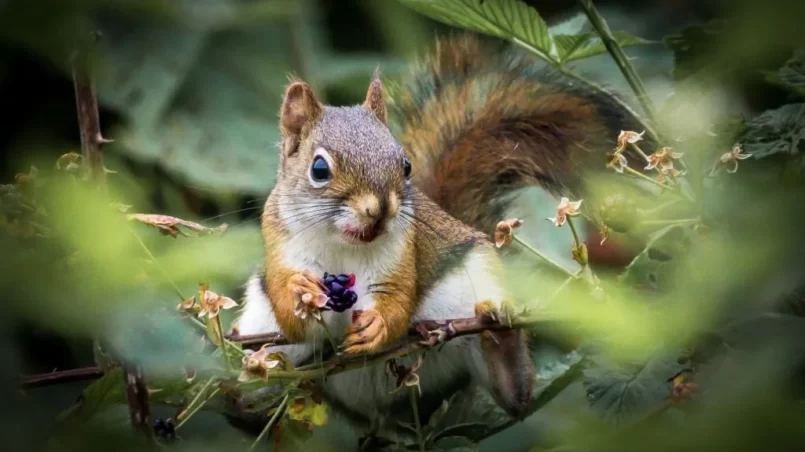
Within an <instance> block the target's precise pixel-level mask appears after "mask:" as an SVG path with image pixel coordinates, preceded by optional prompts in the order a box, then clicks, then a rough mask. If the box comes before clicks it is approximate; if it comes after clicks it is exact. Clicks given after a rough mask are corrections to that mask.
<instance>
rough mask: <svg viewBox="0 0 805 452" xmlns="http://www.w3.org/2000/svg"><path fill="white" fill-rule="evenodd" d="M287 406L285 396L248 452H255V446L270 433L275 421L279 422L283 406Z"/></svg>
mask: <svg viewBox="0 0 805 452" xmlns="http://www.w3.org/2000/svg"><path fill="white" fill-rule="evenodd" d="M287 404H288V394H285V397H283V398H282V402H280V404H279V406H278V407H277V409H276V410H274V415H273V416H271V419H269V420H268V423H267V424H266V426H265V428H263V431H261V432H260V435H259V436H258V437H257V439H255V440H254V442H253V443H252V447H250V448H249V452H252V451H253V450H255V448H257V445H258V444H260V441H262V440H263V438H265V437H266V435H267V434H268V432H269V431H271V428H272V427H273V426H274V424H276V423H277V420H279V417H280V416H281V415H282V413H283V412H284V411H285V405H287Z"/></svg>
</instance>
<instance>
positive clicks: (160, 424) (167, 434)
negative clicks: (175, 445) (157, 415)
mask: <svg viewBox="0 0 805 452" xmlns="http://www.w3.org/2000/svg"><path fill="white" fill-rule="evenodd" d="M153 427H154V436H156V437H157V438H162V439H164V440H167V441H173V440H174V438H176V430H175V428H174V426H173V421H171V420H170V419H168V420H164V419H156V420H154V425H153Z"/></svg>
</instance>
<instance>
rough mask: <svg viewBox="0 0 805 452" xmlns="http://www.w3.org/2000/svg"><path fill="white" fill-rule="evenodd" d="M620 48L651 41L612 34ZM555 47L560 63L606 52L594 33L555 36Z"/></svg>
mask: <svg viewBox="0 0 805 452" xmlns="http://www.w3.org/2000/svg"><path fill="white" fill-rule="evenodd" d="M612 34H613V35H614V37H615V40H616V41H617V43H618V45H620V46H621V47H630V46H635V45H641V44H648V43H650V42H651V41H649V40H646V39H643V38H641V37H638V36H635V35H633V34H631V33H627V32H625V31H616V32H613V33H612ZM553 40H554V43H555V45H556V55H557V57H558V59H559V61H560V62H562V63H567V62H568V61H573V60H580V59H583V58H589V57H592V56H595V55H600V54H603V53H606V52H607V48H606V46H605V45H604V43H603V41H601V38H600V37H599V36H598V34H596V33H592V32H589V33H580V34H576V35H564V34H557V35H554V36H553Z"/></svg>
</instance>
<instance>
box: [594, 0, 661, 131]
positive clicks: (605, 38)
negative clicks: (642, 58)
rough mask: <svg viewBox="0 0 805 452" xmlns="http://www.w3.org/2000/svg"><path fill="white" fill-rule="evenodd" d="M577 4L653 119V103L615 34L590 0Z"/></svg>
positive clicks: (649, 116) (650, 118)
mask: <svg viewBox="0 0 805 452" xmlns="http://www.w3.org/2000/svg"><path fill="white" fill-rule="evenodd" d="M579 4H581V8H582V9H583V10H584V14H586V15H587V19H588V20H589V21H590V23H591V24H592V26H593V28H595V31H596V32H597V33H598V35H599V36H600V37H601V41H602V42H603V43H604V46H605V47H606V48H607V51H609V53H610V55H612V58H613V59H614V60H615V64H617V65H618V68H619V69H620V70H621V72H622V73H623V76H624V77H625V78H626V81H627V82H628V83H629V86H631V87H632V90H634V92H635V94H636V95H637V100H638V101H639V102H640V105H642V107H643V110H644V111H645V113H646V116H648V118H649V120H652V121H653V120H654V105H653V104H652V102H651V99H650V98H649V96H648V93H647V92H646V87H645V86H643V81H642V80H640V76H638V75H637V71H636V70H635V68H634V66H632V63H631V62H630V61H629V58H628V57H627V56H626V53H624V51H623V49H622V48H621V46H620V45H619V44H618V41H617V40H616V39H615V36H613V35H612V31H610V29H609V25H607V22H606V20H604V18H603V17H602V16H601V14H599V13H598V10H597V9H596V8H595V5H593V2H592V0H579Z"/></svg>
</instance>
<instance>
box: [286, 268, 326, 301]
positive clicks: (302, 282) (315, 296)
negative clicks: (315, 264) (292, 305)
mask: <svg viewBox="0 0 805 452" xmlns="http://www.w3.org/2000/svg"><path fill="white" fill-rule="evenodd" d="M288 287H289V288H290V290H291V292H292V293H293V296H294V301H296V302H297V303H299V302H300V301H301V302H303V303H305V304H306V305H308V306H310V307H317V308H320V307H322V306H324V305H325V304H326V303H327V293H326V292H325V289H324V286H323V285H322V283H321V279H320V278H319V277H318V276H316V275H315V274H314V273H313V272H311V271H308V270H303V271H301V272H299V273H296V274H294V275H292V276H291V277H290V279H289V280H288ZM307 295H309V296H307Z"/></svg>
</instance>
